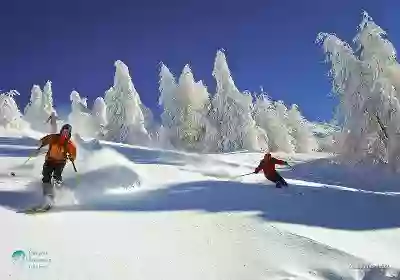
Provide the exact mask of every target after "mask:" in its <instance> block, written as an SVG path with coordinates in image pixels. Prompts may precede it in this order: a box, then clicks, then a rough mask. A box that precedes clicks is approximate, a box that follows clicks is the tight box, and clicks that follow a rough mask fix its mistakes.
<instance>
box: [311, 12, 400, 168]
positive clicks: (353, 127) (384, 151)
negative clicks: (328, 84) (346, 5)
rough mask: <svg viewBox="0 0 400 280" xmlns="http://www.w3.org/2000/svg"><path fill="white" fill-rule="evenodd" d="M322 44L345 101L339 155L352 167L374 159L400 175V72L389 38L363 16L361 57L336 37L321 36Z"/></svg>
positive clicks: (335, 85) (336, 87)
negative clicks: (354, 163)
mask: <svg viewBox="0 0 400 280" xmlns="http://www.w3.org/2000/svg"><path fill="white" fill-rule="evenodd" d="M317 41H318V42H322V44H323V47H324V50H325V52H326V54H327V60H328V61H330V62H331V64H332V69H331V71H330V73H331V76H332V80H333V91H334V92H335V93H336V94H337V95H338V97H339V98H340V110H339V111H338V112H339V114H340V121H341V122H342V125H343V132H342V133H341V135H340V136H339V137H338V138H337V139H336V140H337V141H336V142H337V143H338V146H337V148H338V152H339V153H341V154H343V155H345V156H346V158H347V159H350V160H351V161H356V162H357V161H360V160H366V159H371V160H373V161H379V162H385V163H389V164H390V165H391V166H392V167H394V168H396V169H397V168H398V166H399V163H400V161H399V155H400V151H399V144H398V138H399V137H398V135H399V134H398V133H399V131H400V122H399V116H398V113H397V112H399V109H400V106H399V97H400V96H399V94H400V92H399V83H400V82H399V80H398V77H400V71H399V69H400V67H399V64H398V62H397V58H396V51H395V49H394V47H393V45H392V44H391V43H390V41H389V40H388V39H387V38H386V32H385V31H384V30H383V29H382V28H380V27H379V26H378V25H376V24H375V23H374V22H373V21H372V19H371V17H369V16H368V14H367V13H364V14H363V20H362V22H361V24H360V25H359V32H358V34H357V36H356V37H355V39H354V42H355V45H356V51H353V49H352V48H351V46H350V45H349V44H347V43H345V42H343V41H341V40H340V39H338V38H337V37H336V36H335V35H332V34H326V33H321V34H319V36H318V38H317Z"/></svg>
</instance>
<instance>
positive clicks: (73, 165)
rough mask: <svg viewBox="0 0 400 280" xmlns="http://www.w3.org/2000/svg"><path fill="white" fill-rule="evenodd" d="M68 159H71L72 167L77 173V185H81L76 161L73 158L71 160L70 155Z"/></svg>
mask: <svg viewBox="0 0 400 280" xmlns="http://www.w3.org/2000/svg"><path fill="white" fill-rule="evenodd" d="M68 159H69V161H70V162H71V163H72V167H73V168H74V171H75V173H76V185H79V183H80V179H79V173H78V170H77V169H76V166H75V162H74V161H73V160H71V159H70V158H69V156H68Z"/></svg>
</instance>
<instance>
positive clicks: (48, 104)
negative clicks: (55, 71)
mask: <svg viewBox="0 0 400 280" xmlns="http://www.w3.org/2000/svg"><path fill="white" fill-rule="evenodd" d="M42 102H43V108H44V110H45V111H46V112H47V113H48V115H50V114H51V112H52V111H53V110H54V108H53V90H52V83H51V81H47V82H46V84H45V85H44V87H43V98H42Z"/></svg>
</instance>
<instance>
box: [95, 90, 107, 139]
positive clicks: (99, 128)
mask: <svg viewBox="0 0 400 280" xmlns="http://www.w3.org/2000/svg"><path fill="white" fill-rule="evenodd" d="M106 111H107V106H106V103H105V102H104V99H103V98H102V97H97V98H96V100H95V101H94V103H93V108H92V116H93V118H94V125H95V126H96V127H95V130H96V134H97V135H98V136H104V134H105V130H104V128H105V127H106V125H107V112H106Z"/></svg>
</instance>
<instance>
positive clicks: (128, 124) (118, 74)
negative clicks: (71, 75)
mask: <svg viewBox="0 0 400 280" xmlns="http://www.w3.org/2000/svg"><path fill="white" fill-rule="evenodd" d="M114 65H115V68H116V71H115V76H114V85H113V87H111V88H110V89H109V90H107V92H106V94H105V98H104V100H105V103H106V105H107V109H106V116H107V133H106V139H108V140H111V141H116V142H122V143H129V144H142V145H148V141H149V140H150V137H149V134H148V132H147V130H146V127H145V123H144V122H145V119H144V115H143V111H142V109H141V107H142V106H144V105H143V104H142V102H141V100H140V97H139V94H138V92H137V91H136V89H135V87H134V85H133V83H132V79H131V76H130V74H129V69H128V66H126V65H125V64H124V63H123V62H122V61H120V60H118V61H116V62H115V64H114Z"/></svg>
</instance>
